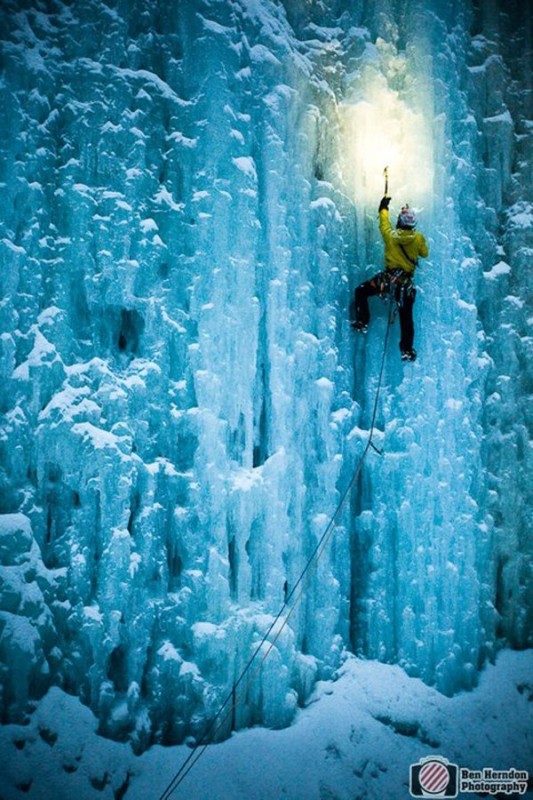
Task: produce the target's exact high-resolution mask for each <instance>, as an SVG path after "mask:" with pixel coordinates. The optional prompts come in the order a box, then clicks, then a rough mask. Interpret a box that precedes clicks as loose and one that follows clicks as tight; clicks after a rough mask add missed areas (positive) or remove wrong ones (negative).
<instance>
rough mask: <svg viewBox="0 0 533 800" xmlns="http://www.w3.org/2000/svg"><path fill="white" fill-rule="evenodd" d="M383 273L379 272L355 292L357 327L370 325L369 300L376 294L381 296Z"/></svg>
mask: <svg viewBox="0 0 533 800" xmlns="http://www.w3.org/2000/svg"><path fill="white" fill-rule="evenodd" d="M381 276H382V273H381V272H379V273H378V274H377V275H374V277H373V278H371V279H370V280H368V281H365V282H364V283H361V284H359V286H358V287H357V289H356V290H355V323H354V324H355V326H357V327H359V326H364V325H368V323H369V321H370V309H369V307H368V298H369V297H373V296H374V295H376V294H381V293H382V291H383V278H382V277H381Z"/></svg>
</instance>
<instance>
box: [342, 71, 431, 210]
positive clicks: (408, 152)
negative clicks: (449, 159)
mask: <svg viewBox="0 0 533 800" xmlns="http://www.w3.org/2000/svg"><path fill="white" fill-rule="evenodd" d="M340 114H341V131H342V139H343V141H342V146H341V150H342V153H343V162H344V163H343V165H342V173H343V178H344V181H345V184H346V187H347V189H348V191H349V193H350V196H351V197H352V198H353V200H354V202H355V203H356V205H358V206H367V205H372V206H374V205H375V204H376V202H377V200H378V199H379V198H380V197H381V196H382V195H383V191H384V185H385V184H384V176H383V170H384V168H385V167H388V169H389V194H391V195H393V196H394V197H395V199H396V201H397V204H399V203H403V202H406V201H407V202H409V203H410V204H411V205H413V206H417V205H418V206H421V205H423V204H424V202H427V200H428V197H429V195H430V193H431V191H432V186H433V153H432V144H431V134H430V130H429V125H428V122H427V121H426V119H425V117H424V114H423V113H422V112H421V111H418V110H415V109H413V108H410V107H409V106H408V105H407V104H406V103H405V101H404V100H402V99H401V98H400V97H399V95H398V93H397V92H395V91H393V90H391V89H389V88H387V87H384V86H374V87H371V88H370V89H367V91H366V92H365V97H364V98H363V99H361V100H358V101H357V102H354V103H353V104H344V105H342V106H341V107H340Z"/></svg>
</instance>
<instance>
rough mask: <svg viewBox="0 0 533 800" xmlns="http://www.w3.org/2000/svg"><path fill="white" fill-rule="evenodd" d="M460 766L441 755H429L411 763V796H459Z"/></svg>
mask: <svg viewBox="0 0 533 800" xmlns="http://www.w3.org/2000/svg"><path fill="white" fill-rule="evenodd" d="M458 771H459V769H458V767H457V764H450V762H449V761H448V759H446V758H442V757H441V756H427V757H426V758H422V759H420V761H419V762H418V764H411V771H410V775H409V791H410V793H411V797H457V791H458Z"/></svg>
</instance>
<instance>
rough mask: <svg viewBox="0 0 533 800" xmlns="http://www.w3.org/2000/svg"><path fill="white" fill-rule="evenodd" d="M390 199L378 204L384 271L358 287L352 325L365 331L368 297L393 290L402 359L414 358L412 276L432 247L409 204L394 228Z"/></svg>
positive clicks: (382, 294) (367, 321) (362, 331)
mask: <svg viewBox="0 0 533 800" xmlns="http://www.w3.org/2000/svg"><path fill="white" fill-rule="evenodd" d="M390 201H391V198H390V197H387V196H385V197H383V198H382V200H381V202H380V204H379V230H380V232H381V235H382V237H383V241H384V242H385V270H384V271H383V272H378V274H377V275H374V277H373V278H370V280H368V281H365V282H364V283H361V284H360V285H359V286H358V287H357V289H356V290H355V321H354V322H352V327H353V328H355V330H356V331H359V332H360V333H366V332H367V330H368V323H369V321H370V311H369V308H368V298H369V297H372V296H374V295H376V294H377V295H380V296H381V297H383V296H384V295H386V294H388V292H389V291H392V292H394V299H395V301H396V304H397V306H398V314H399V317H400V328H401V337H400V350H401V353H402V361H414V360H415V359H416V350H415V349H414V347H413V341H414V335H415V328H414V324H413V305H414V302H415V297H416V289H415V287H414V284H413V277H414V274H415V269H416V267H417V265H418V259H419V258H420V257H422V258H426V257H427V256H428V254H429V250H428V246H427V243H426V240H425V238H424V236H423V234H422V233H419V232H418V231H417V230H415V229H416V223H417V220H416V214H415V212H414V211H413V209H411V208H409V206H408V205H405V206H403V208H402V209H401V211H400V213H399V215H398V220H397V222H396V230H393V228H392V225H391V222H390V219H389V203H390Z"/></svg>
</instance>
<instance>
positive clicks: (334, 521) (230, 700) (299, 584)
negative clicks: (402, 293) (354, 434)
mask: <svg viewBox="0 0 533 800" xmlns="http://www.w3.org/2000/svg"><path fill="white" fill-rule="evenodd" d="M393 300H394V287H393V285H392V284H391V288H390V300H389V311H388V320H387V330H386V332H385V339H384V342H383V353H382V356H381V368H380V371H379V378H378V385H377V389H376V396H375V399H374V407H373V411H372V420H371V422H370V433H369V436H368V441H367V443H366V445H365V448H364V450H363V453H362V455H361V457H360V459H359V462H358V464H357V467H356V469H355V471H354V473H353V475H352V478H351V480H350V482H349V483H348V486H347V487H346V489H345V491H344V494H343V495H342V497H341V499H340V501H339V504H338V506H337V508H336V510H335V513H334V514H333V516H332V517H331V519H330V521H329V522H328V524H327V526H326V528H325V529H324V532H323V533H322V535H321V537H320V539H319V540H318V543H317V544H316V545H315V548H314V550H313V552H312V553H311V555H310V557H309V559H308V560H307V563H306V565H305V567H304V568H303V570H302V572H301V574H300V577H299V578H298V580H297V581H296V583H295V584H294V586H293V587H292V589H291V591H290V592H289V594H288V595H287V597H286V599H285V602H284V603H283V605H282V607H281V608H280V610H279V611H278V613H277V615H276V617H275V618H274V620H273V622H272V623H271V624H270V626H269V628H268V630H267V632H266V633H265V634H264V636H263V638H262V639H261V642H260V643H259V644H258V646H257V647H256V649H255V651H254V653H253V655H252V656H251V658H250V659H249V661H248V663H247V664H246V666H245V667H244V669H243V670H242V672H241V674H240V675H239V678H238V680H237V682H236V683H235V684H234V686H233V688H232V690H231V691H230V692H229V693H228V695H227V696H226V698H225V700H224V701H223V703H222V705H221V706H220V708H219V710H218V712H217V713H216V715H215V716H214V717H213V719H212V720H211V722H210V724H209V725H208V727H207V729H206V730H205V732H204V734H203V735H202V737H201V739H200V740H199V741H198V742H197V743H196V744H195V745H194V747H193V748H192V749H191V752H190V753H189V755H188V756H187V758H186V759H185V761H184V762H183V764H182V765H181V767H180V768H179V770H178V771H177V772H176V774H175V775H174V777H173V778H172V780H171V781H170V783H169V784H168V786H167V788H166V789H165V791H164V792H163V793H162V794H161V795H160V798H159V800H169V798H170V797H171V796H172V794H174V792H175V790H176V789H177V788H178V786H180V784H181V783H182V782H183V781H184V780H185V778H186V777H187V775H188V774H189V772H190V771H191V770H192V768H193V767H194V766H195V764H196V763H197V762H198V761H199V759H200V758H201V757H202V755H203V754H204V753H205V751H206V750H207V748H208V747H209V744H210V742H211V741H212V740H213V739H214V738H215V737H216V735H217V733H218V732H219V731H220V730H221V728H222V727H223V726H224V725H225V724H226V722H227V721H228V720H229V719H230V717H231V716H232V715H233V712H234V711H235V709H236V708H237V706H238V705H239V703H240V702H241V700H242V699H243V698H244V697H245V695H246V692H247V691H248V689H249V687H250V686H251V684H252V683H253V681H254V680H255V678H256V677H257V675H258V673H259V672H260V671H261V668H262V666H263V664H264V662H265V661H266V659H267V658H268V656H269V655H270V653H271V652H272V650H273V648H274V647H275V645H276V642H277V641H278V639H279V637H280V636H281V633H282V631H283V629H284V628H285V626H286V625H287V623H288V621H289V619H290V617H291V615H292V613H293V611H294V610H295V608H296V606H297V605H298V602H299V601H300V599H301V597H302V595H303V593H304V591H305V589H306V588H307V585H308V584H309V581H310V579H311V577H312V576H313V573H314V571H315V570H316V568H317V566H318V562H319V560H320V558H321V556H322V554H323V552H324V550H325V548H326V546H327V544H328V542H329V540H330V539H331V536H332V534H333V531H334V530H335V527H336V526H337V525H338V523H339V519H340V516H341V514H342V512H343V510H344V506H345V505H346V502H347V500H348V498H349V496H350V492H351V491H352V488H353V487H354V485H355V483H356V481H357V479H358V478H359V475H360V473H361V470H362V467H363V462H364V460H365V458H366V456H367V453H368V451H369V450H370V448H371V447H372V449H373V450H375V451H376V453H379V454H380V455H382V454H383V451H382V450H380V449H379V448H377V447H376V445H375V444H374V442H373V441H372V437H373V434H374V428H375V424H376V416H377V411H378V402H379V395H380V391H381V383H382V380H383V369H384V366H385V355H386V352H387V344H388V341H389V332H390V327H391V324H392V322H393V314H392V312H393ZM293 598H294V602H293V603H292V605H290V603H291V600H293ZM287 609H288V612H287V615H286V616H285V618H284V619H283V620H282V622H281V625H280V627H279V629H278V631H277V632H276V633H275V635H274V637H273V639H272V641H271V642H269V643H268V647H267V649H266V650H265V652H264V653H263V656H262V658H261V659H260V661H259V662H258V664H257V665H256V668H255V669H254V671H253V672H252V674H251V675H250V676H249V678H248V680H247V681H246V683H245V685H244V687H243V688H242V689H241V690H240V691H239V692H238V693H237V689H238V688H239V686H240V685H241V684H242V683H243V681H244V678H245V677H246V675H247V674H248V672H249V671H250V669H251V667H252V665H253V663H254V662H255V661H256V659H257V658H258V657H259V654H260V652H261V650H262V648H263V645H264V644H266V643H267V640H268V637H269V636H270V634H271V633H272V631H273V630H274V628H275V626H276V625H277V623H278V622H279V621H280V620H281V618H282V616H283V614H284V613H285V611H286V610H287ZM230 704H231V705H230ZM228 706H229V708H228ZM225 709H227V710H226V712H225V713H224V711H225ZM217 722H218V724H217Z"/></svg>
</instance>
